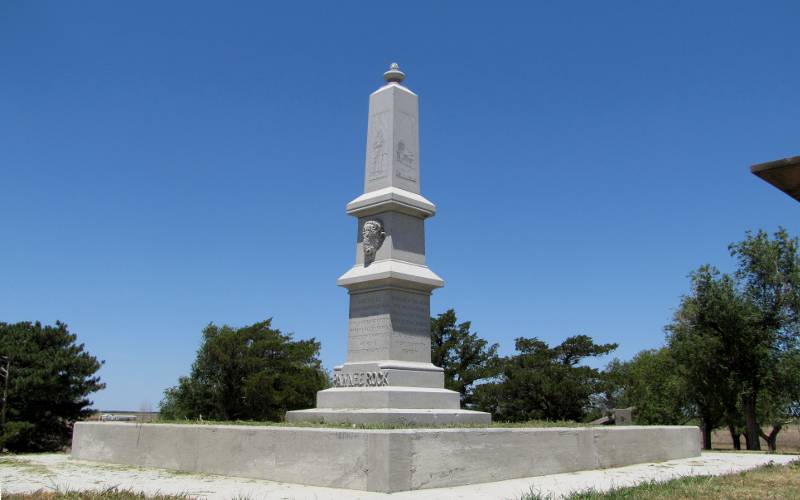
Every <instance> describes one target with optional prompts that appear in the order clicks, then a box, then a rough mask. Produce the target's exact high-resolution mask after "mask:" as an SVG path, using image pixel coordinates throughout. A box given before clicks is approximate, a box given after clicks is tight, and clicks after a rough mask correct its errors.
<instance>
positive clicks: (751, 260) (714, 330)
mask: <svg viewBox="0 0 800 500" xmlns="http://www.w3.org/2000/svg"><path fill="white" fill-rule="evenodd" d="M729 249H730V252H731V256H733V257H734V258H735V259H736V260H737V269H736V272H735V273H734V274H733V275H728V274H722V273H720V272H719V271H718V270H716V269H715V268H713V267H711V266H703V267H701V268H700V269H698V270H697V271H695V272H694V273H692V275H691V279H692V288H691V292H690V294H689V295H687V296H685V297H683V299H682V300H681V305H680V307H679V309H678V311H677V312H676V314H675V317H674V318H673V321H672V323H671V324H670V325H668V327H667V331H668V344H669V347H670V349H671V350H672V352H673V354H674V356H675V359H676V360H677V361H678V367H679V370H680V372H681V373H682V375H683V376H684V377H685V380H686V387H687V393H688V395H689V398H690V400H691V401H692V402H693V403H694V405H695V407H696V409H697V413H698V416H699V417H700V418H701V420H702V423H703V431H704V432H703V434H704V446H706V447H710V435H711V429H712V428H713V427H714V426H716V425H719V424H720V423H723V422H724V423H726V424H727V425H728V428H729V430H730V432H731V436H732V438H733V440H734V446H735V447H736V446H738V440H739V434H740V433H741V430H742V428H744V431H745V432H744V436H745V440H746V443H747V448H748V449H751V450H758V449H760V442H759V436H761V437H764V438H765V439H766V440H767V443H768V445H769V446H770V448H774V446H775V440H776V438H777V434H778V432H780V430H781V428H782V427H783V425H785V421H786V419H789V418H791V416H792V415H793V414H794V413H793V412H794V409H796V408H797V401H798V398H797V392H798V391H797V389H796V388H797V385H798V384H800V381H799V380H798V376H797V375H796V374H797V372H796V371H793V369H792V367H794V366H796V365H795V364H794V363H795V360H796V359H797V356H798V352H800V334H799V332H800V321H799V320H798V316H799V315H798V310H799V309H800V307H798V306H799V305H800V257H798V242H797V239H793V238H790V237H789V236H788V234H787V233H786V231H785V230H783V229H780V230H779V231H777V232H776V233H775V234H774V235H773V238H770V237H769V235H768V234H767V233H765V232H764V231H759V232H757V233H755V234H753V233H751V232H748V233H747V235H746V238H745V239H744V240H743V241H741V242H739V243H734V244H732V245H730V246H729ZM767 424H772V426H773V427H772V430H771V431H770V433H769V434H765V433H764V432H762V430H761V429H762V426H763V425H767Z"/></svg>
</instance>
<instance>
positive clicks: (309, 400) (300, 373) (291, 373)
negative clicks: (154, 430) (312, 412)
mask: <svg viewBox="0 0 800 500" xmlns="http://www.w3.org/2000/svg"><path fill="white" fill-rule="evenodd" d="M271 323H272V320H271V319H268V320H266V321H262V322H260V323H256V324H254V325H250V326H245V327H242V328H231V327H229V326H222V327H218V326H216V325H214V324H209V325H208V326H207V327H206V328H205V329H204V330H203V341H202V345H201V346H200V348H199V349H198V351H197V359H196V360H195V362H194V364H193V365H192V371H191V374H190V375H189V376H188V377H181V378H180V379H179V381H178V385H177V386H175V387H171V388H169V389H167V390H166V391H165V393H164V399H163V400H162V401H161V415H162V417H164V418H168V419H184V418H189V419H195V418H205V419H210V420H280V419H282V418H283V416H284V414H285V413H286V411H287V410H295V409H300V408H309V407H312V406H314V398H315V395H316V393H317V391H319V390H321V389H324V388H325V387H327V385H328V378H327V375H326V373H325V371H324V370H323V369H322V367H321V364H320V361H319V359H318V357H317V356H318V355H319V348H320V344H319V342H317V341H316V340H314V339H310V340H298V341H294V340H292V336H291V335H290V334H283V333H281V331H280V330H277V329H273V328H271Z"/></svg>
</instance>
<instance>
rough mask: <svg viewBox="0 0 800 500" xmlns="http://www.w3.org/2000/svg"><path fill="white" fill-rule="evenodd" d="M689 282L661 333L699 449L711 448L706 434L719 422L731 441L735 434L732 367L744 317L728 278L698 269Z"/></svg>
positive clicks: (742, 305)
mask: <svg viewBox="0 0 800 500" xmlns="http://www.w3.org/2000/svg"><path fill="white" fill-rule="evenodd" d="M690 277H691V282H692V287H691V293H690V294H689V295H687V296H684V297H683V299H682V300H681V305H680V307H679V308H678V310H677V311H676V313H675V315H674V317H673V321H672V323H671V324H669V325H668V326H667V328H666V329H667V343H668V346H669V349H670V351H671V352H672V355H673V356H674V358H675V360H676V362H677V370H678V373H679V374H680V375H681V377H682V378H683V379H684V381H685V387H686V394H687V397H688V399H689V401H690V402H691V403H692V405H693V407H694V412H695V414H696V416H697V417H698V418H699V419H700V422H701V429H702V432H703V448H704V449H711V432H712V430H713V429H714V428H716V427H717V426H719V425H720V424H721V423H723V422H726V423H728V426H729V429H730V430H731V436H732V437H734V440H735V439H736V438H735V436H737V435H738V434H737V432H738V431H737V423H738V421H739V420H740V419H739V414H738V407H737V398H738V395H739V393H740V384H739V382H738V380H737V377H736V376H735V372H734V367H735V366H736V364H737V359H738V358H739V357H740V356H741V355H742V354H743V353H742V352H741V351H740V346H739V343H740V341H741V340H743V339H744V338H745V337H746V336H747V334H748V333H747V332H748V328H749V321H748V316H749V314H750V313H749V310H748V304H747V303H746V302H745V301H743V300H742V298H741V297H740V296H739V295H738V293H737V290H736V283H735V281H734V280H733V278H732V277H731V276H729V275H722V274H720V272H719V271H718V270H717V269H715V268H713V267H711V266H702V267H701V268H700V269H698V270H697V271H695V272H693V273H692V274H691V275H690Z"/></svg>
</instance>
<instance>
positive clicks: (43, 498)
mask: <svg viewBox="0 0 800 500" xmlns="http://www.w3.org/2000/svg"><path fill="white" fill-rule="evenodd" d="M3 498H4V499H7V500H134V499H148V500H190V499H191V498H193V497H191V496H189V495H150V496H148V495H145V494H144V493H137V492H134V491H131V490H119V489H117V488H109V489H106V490H98V491H91V490H84V491H45V490H39V491H34V492H33V493H6V494H5V495H3Z"/></svg>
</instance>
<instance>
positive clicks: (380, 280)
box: [287, 64, 491, 424]
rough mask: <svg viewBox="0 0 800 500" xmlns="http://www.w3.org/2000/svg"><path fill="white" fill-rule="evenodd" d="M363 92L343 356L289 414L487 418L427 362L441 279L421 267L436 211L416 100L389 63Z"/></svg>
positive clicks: (402, 419)
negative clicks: (427, 185)
mask: <svg viewBox="0 0 800 500" xmlns="http://www.w3.org/2000/svg"><path fill="white" fill-rule="evenodd" d="M384 79H385V80H386V85H384V86H383V87H381V88H379V89H378V90H376V91H375V92H373V93H372V95H370V97H369V123H368V126H367V152H366V164H365V172H364V194H362V195H361V196H359V197H358V198H356V199H355V200H353V201H351V202H350V203H348V204H347V213H348V214H349V215H352V216H353V217H356V218H357V219H358V233H357V235H358V236H357V242H356V263H355V265H354V266H353V267H352V268H351V269H350V270H349V271H347V272H346V273H344V275H342V276H341V277H340V278H339V280H338V282H337V283H338V284H339V286H342V287H344V288H347V290H348V292H349V294H350V323H349V332H348V345H347V362H346V363H345V364H344V365H342V366H337V367H336V368H335V369H334V373H333V388H331V389H326V390H324V391H320V392H318V393H317V407H316V408H314V409H310V410H298V411H290V412H288V413H287V420H289V421H290V422H298V421H321V422H330V423H341V422H348V423H419V424H447V423H453V422H468V423H489V422H490V421H491V417H490V415H489V414H488V413H483V412H476V411H469V410H462V409H460V404H459V394H458V393H457V392H454V391H450V390H447V389H445V388H444V372H443V370H442V369H441V368H439V367H437V366H434V365H433V364H432V363H431V339H430V295H431V292H432V291H433V290H434V289H436V288H439V287H441V286H443V285H444V281H442V279H441V278H439V276H437V275H436V274H435V273H434V272H433V271H431V270H430V269H429V268H428V266H426V265H425V219H427V218H428V217H432V216H433V214H434V213H435V211H436V207H435V205H434V204H433V203H431V202H430V201H428V200H427V199H425V198H424V197H423V196H422V195H421V194H420V162H419V106H418V98H417V95H416V94H415V93H413V92H412V91H410V90H409V89H408V88H406V87H405V86H403V85H402V82H403V80H404V79H405V74H404V73H403V72H402V71H400V69H399V68H398V66H397V64H392V66H391V68H390V69H389V71H387V72H386V73H384Z"/></svg>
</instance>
